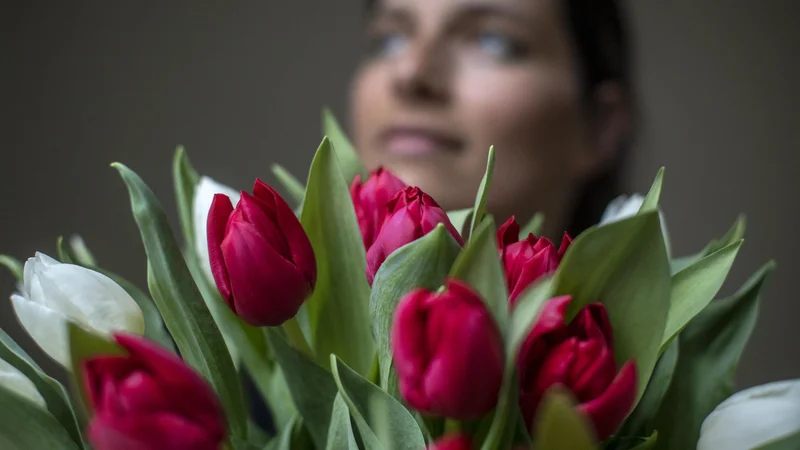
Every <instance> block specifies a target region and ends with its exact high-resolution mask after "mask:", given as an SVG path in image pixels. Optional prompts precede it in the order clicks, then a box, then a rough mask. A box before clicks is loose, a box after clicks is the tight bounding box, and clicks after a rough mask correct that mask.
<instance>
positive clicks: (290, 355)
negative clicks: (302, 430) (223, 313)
mask: <svg viewBox="0 0 800 450" xmlns="http://www.w3.org/2000/svg"><path fill="white" fill-rule="evenodd" d="M265 334H266V336H267V338H268V340H269V344H270V346H271V347H272V350H273V351H274V352H275V359H276V360H277V361H278V364H280V366H281V368H282V369H283V371H284V373H285V375H286V384H287V385H288V387H289V392H290V393H291V395H292V400H294V404H295V406H297V410H298V411H299V412H300V415H301V416H302V417H303V419H305V423H306V427H308V431H309V433H310V434H311V438H312V439H313V441H314V444H315V445H316V447H317V448H324V447H325V444H326V443H327V441H328V427H329V424H330V422H331V411H332V408H333V401H334V399H335V398H336V392H337V389H336V384H335V383H334V381H333V378H332V376H331V373H330V372H328V371H327V370H325V369H323V368H322V367H320V366H319V365H317V364H316V363H314V362H313V361H310V360H309V359H307V358H306V357H305V356H304V355H303V354H302V353H300V352H298V351H297V350H295V349H294V348H292V347H291V346H290V345H289V343H288V342H286V340H285V339H284V338H283V336H281V333H280V332H279V331H278V330H277V329H275V328H267V329H265Z"/></svg>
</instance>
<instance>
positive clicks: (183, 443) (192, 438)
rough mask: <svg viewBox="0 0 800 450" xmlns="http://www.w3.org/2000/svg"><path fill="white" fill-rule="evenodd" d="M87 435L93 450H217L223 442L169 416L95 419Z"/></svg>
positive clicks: (219, 437)
mask: <svg viewBox="0 0 800 450" xmlns="http://www.w3.org/2000/svg"><path fill="white" fill-rule="evenodd" d="M88 434H89V440H90V441H91V443H92V444H93V446H94V448H95V449H96V450H195V449H196V450H217V449H219V446H220V444H221V441H222V439H223V437H222V436H220V435H215V434H213V433H212V432H211V431H210V430H207V429H204V428H203V426H202V425H201V424H197V423H193V422H190V421H187V420H186V419H185V418H182V417H180V416H177V415H174V414H170V413H155V414H150V415H144V416H133V417H126V418H122V419H120V418H107V417H96V418H95V419H94V420H93V421H92V422H91V424H90V425H89V431H88Z"/></svg>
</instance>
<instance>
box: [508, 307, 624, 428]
mask: <svg viewBox="0 0 800 450" xmlns="http://www.w3.org/2000/svg"><path fill="white" fill-rule="evenodd" d="M570 300H571V298H570V297H569V296H564V297H556V298H554V299H551V300H549V301H548V302H547V303H546V304H545V306H544V308H543V309H542V312H541V314H540V315H539V320H538V321H537V322H536V325H534V327H533V329H532V330H531V333H530V334H529V335H528V337H527V338H526V340H525V342H524V343H523V345H522V348H521V350H520V353H519V356H518V360H517V365H518V371H519V377H520V407H521V409H522V414H523V417H524V418H525V423H526V424H527V425H528V427H531V425H532V424H533V422H534V419H535V415H536V411H537V408H538V406H539V403H540V401H541V400H542V397H543V396H544V394H545V392H546V391H547V390H548V389H549V388H550V387H552V386H554V385H556V384H559V385H563V386H564V387H566V388H567V389H569V390H571V391H572V394H573V395H574V396H575V398H576V399H577V401H578V403H579V405H578V411H579V412H581V413H582V414H584V415H585V416H586V417H587V418H588V419H589V420H590V421H591V422H592V423H593V424H594V427H595V430H596V432H597V436H598V438H599V439H600V440H605V439H606V438H608V437H609V436H611V435H612V434H613V433H614V432H615V431H617V429H618V428H619V426H620V425H621V424H622V422H623V421H624V420H625V418H626V417H627V415H628V412H630V410H631V408H633V403H634V401H635V400H636V367H635V365H634V363H633V361H628V362H627V363H625V364H624V365H623V366H622V368H621V369H620V370H619V372H618V371H617V365H616V362H615V360H614V343H613V336H612V330H611V324H610V323H609V321H608V317H607V316H606V310H605V307H604V306H603V305H602V304H600V303H593V304H590V305H587V306H586V307H585V308H583V309H582V310H581V311H580V312H579V313H578V315H577V316H576V317H575V319H573V321H572V322H571V323H569V324H565V323H564V312H565V311H566V309H567V305H568V304H569V302H570Z"/></svg>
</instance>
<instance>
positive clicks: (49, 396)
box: [0, 329, 83, 445]
mask: <svg viewBox="0 0 800 450" xmlns="http://www.w3.org/2000/svg"><path fill="white" fill-rule="evenodd" d="M0 359H2V360H3V361H5V362H7V363H9V364H11V365H12V366H13V367H14V368H16V369H17V370H19V371H20V372H22V374H23V375H25V376H26V377H28V379H29V380H31V382H32V383H33V384H34V386H36V390H37V391H39V394H40V395H41V396H42V398H44V401H45V403H46V404H47V410H48V411H49V412H50V414H52V415H53V417H54V418H55V419H56V420H58V422H59V423H60V424H61V425H62V426H63V427H64V429H65V430H66V431H67V433H69V435H70V437H71V438H72V440H73V441H74V442H75V443H76V444H79V445H80V444H81V443H82V442H83V438H82V436H81V427H80V426H79V425H78V421H77V418H76V417H75V412H74V411H73V410H72V405H71V403H70V400H69V395H68V394H67V391H66V389H64V386H62V385H61V383H59V382H58V381H56V380H55V379H53V378H51V377H50V376H48V375H47V374H46V373H45V372H44V371H43V370H42V368H41V367H39V366H38V365H37V364H36V363H35V362H34V361H33V359H32V358H31V357H30V356H28V354H27V353H25V351H24V350H23V349H22V348H21V347H20V346H19V345H17V343H16V342H14V340H13V339H12V338H11V336H9V335H8V334H6V332H5V331H3V330H1V329H0Z"/></svg>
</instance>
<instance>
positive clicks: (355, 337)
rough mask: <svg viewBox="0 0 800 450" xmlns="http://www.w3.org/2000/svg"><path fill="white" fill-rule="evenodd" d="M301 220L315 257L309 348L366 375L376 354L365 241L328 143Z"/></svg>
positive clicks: (323, 359) (314, 168)
mask: <svg viewBox="0 0 800 450" xmlns="http://www.w3.org/2000/svg"><path fill="white" fill-rule="evenodd" d="M301 222H302V224H303V228H304V229H305V231H306V233H308V238H309V240H310V241H311V246H312V247H313V248H314V254H315V255H316V260H317V285H316V287H315V289H314V293H313V294H312V296H311V298H309V299H308V300H307V301H306V304H305V306H306V308H307V311H308V319H309V323H310V328H311V332H312V347H313V349H314V351H315V352H316V355H317V357H318V362H319V363H320V364H321V365H327V364H328V363H329V362H328V355H330V354H331V353H335V354H337V355H339V357H341V358H342V359H343V360H344V361H346V362H347V363H348V364H349V365H351V366H352V367H353V368H354V369H355V370H356V371H358V373H361V374H367V373H368V372H369V369H370V367H371V366H372V362H373V358H374V357H375V342H374V341H373V339H372V332H371V330H370V321H369V295H370V290H369V284H367V277H366V256H365V253H364V242H363V240H362V238H361V232H360V231H359V228H358V222H357V220H356V213H355V209H354V208H353V202H352V200H351V199H350V191H349V190H348V188H347V184H346V183H345V180H344V178H343V177H342V173H341V171H340V170H339V165H338V164H337V162H336V157H335V155H334V153H333V149H332V148H331V145H330V141H329V140H328V139H323V140H322V143H321V144H320V146H319V149H318V150H317V154H316V155H315V156H314V160H313V161H312V162H311V170H310V173H309V176H308V187H307V188H306V198H305V200H304V201H303V215H302V219H301Z"/></svg>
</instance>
